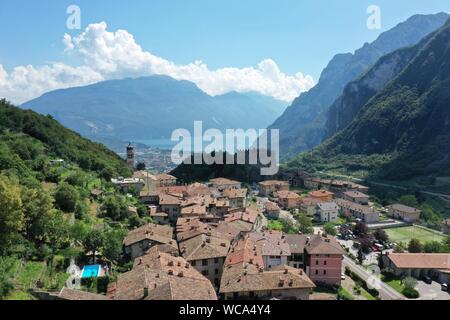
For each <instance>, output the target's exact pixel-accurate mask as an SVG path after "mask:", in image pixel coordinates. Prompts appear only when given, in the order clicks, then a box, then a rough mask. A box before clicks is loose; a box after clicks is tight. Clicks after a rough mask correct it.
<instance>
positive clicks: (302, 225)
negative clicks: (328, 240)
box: [297, 213, 314, 234]
mask: <svg viewBox="0 0 450 320" xmlns="http://www.w3.org/2000/svg"><path fill="white" fill-rule="evenodd" d="M297 221H298V231H299V232H301V233H302V234H312V233H314V228H313V224H312V221H311V218H309V217H308V216H307V215H306V214H304V213H301V214H299V215H298V216H297Z"/></svg>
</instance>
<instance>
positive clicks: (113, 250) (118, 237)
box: [103, 229, 126, 261]
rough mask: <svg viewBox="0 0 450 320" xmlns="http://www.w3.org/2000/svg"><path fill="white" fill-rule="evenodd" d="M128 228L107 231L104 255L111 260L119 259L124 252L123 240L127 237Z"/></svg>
mask: <svg viewBox="0 0 450 320" xmlns="http://www.w3.org/2000/svg"><path fill="white" fill-rule="evenodd" d="M125 235H126V230H122V229H118V230H113V229H112V230H109V231H107V232H106V233H105V237H104V241H103V255H104V256H105V257H106V259H108V260H109V261H117V260H118V259H119V257H120V255H121V254H122V242H123V239H124V238H125Z"/></svg>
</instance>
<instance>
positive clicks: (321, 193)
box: [309, 190, 334, 198]
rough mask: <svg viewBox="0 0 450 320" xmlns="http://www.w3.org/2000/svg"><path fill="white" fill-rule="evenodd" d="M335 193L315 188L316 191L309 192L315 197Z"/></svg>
mask: <svg viewBox="0 0 450 320" xmlns="http://www.w3.org/2000/svg"><path fill="white" fill-rule="evenodd" d="M333 195H334V193H333V192H330V191H327V190H315V191H311V192H310V193H309V196H310V197H313V198H322V197H328V196H333Z"/></svg>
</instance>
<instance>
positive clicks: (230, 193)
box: [223, 189, 247, 199]
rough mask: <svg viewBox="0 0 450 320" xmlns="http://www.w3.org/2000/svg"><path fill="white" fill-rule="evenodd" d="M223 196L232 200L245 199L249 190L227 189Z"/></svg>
mask: <svg viewBox="0 0 450 320" xmlns="http://www.w3.org/2000/svg"><path fill="white" fill-rule="evenodd" d="M223 196H224V197H227V198H230V199H234V198H245V197H246V196H247V189H227V190H225V191H224V192H223Z"/></svg>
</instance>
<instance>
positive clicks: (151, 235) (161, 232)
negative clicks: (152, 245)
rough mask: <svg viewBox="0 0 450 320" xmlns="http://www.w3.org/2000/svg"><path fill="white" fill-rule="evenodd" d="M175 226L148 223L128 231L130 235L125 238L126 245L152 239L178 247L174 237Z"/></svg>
mask: <svg viewBox="0 0 450 320" xmlns="http://www.w3.org/2000/svg"><path fill="white" fill-rule="evenodd" d="M172 237H173V228H172V227H170V226H160V225H157V224H152V223H149V224H146V225H144V226H142V227H139V228H137V229H134V230H132V231H130V232H128V235H127V236H126V237H125V239H124V240H123V244H124V245H125V246H130V245H132V244H134V243H137V242H140V241H143V240H145V239H148V240H152V241H155V242H158V243H162V244H170V245H172V246H175V247H177V243H176V241H175V240H173V239H172Z"/></svg>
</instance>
